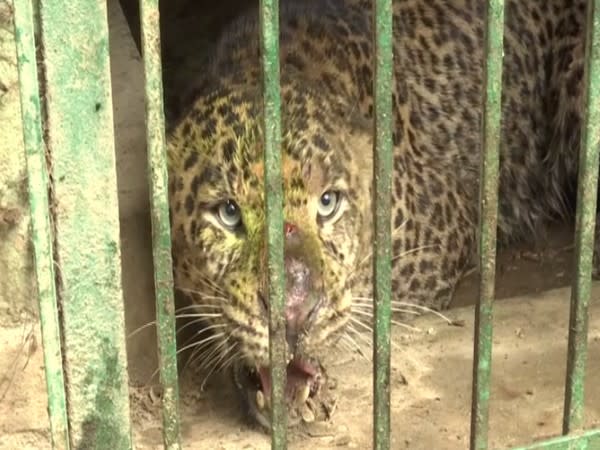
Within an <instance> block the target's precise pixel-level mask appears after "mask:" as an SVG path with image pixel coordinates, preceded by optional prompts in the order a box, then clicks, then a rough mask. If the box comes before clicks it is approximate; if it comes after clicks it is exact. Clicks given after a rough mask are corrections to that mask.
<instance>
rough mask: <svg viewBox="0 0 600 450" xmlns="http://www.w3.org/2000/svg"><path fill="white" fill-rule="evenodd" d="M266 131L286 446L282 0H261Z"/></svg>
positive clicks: (275, 346)
mask: <svg viewBox="0 0 600 450" xmlns="http://www.w3.org/2000/svg"><path fill="white" fill-rule="evenodd" d="M260 33H261V53H262V66H263V106H264V116H263V117H264V136H265V154H264V158H265V197H266V211H267V243H268V261H269V262H268V266H269V356H270V360H271V378H272V383H271V405H272V408H271V448H272V449H274V450H278V449H285V448H286V447H287V416H286V404H285V383H286V376H287V374H286V364H287V343H286V340H285V318H284V308H285V273H284V271H283V267H284V263H283V210H282V208H283V186H282V182H281V93H280V87H279V2H278V0H261V1H260Z"/></svg>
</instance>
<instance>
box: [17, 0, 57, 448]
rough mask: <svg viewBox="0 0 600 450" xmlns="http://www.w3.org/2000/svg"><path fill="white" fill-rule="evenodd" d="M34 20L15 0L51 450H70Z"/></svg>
mask: <svg viewBox="0 0 600 450" xmlns="http://www.w3.org/2000/svg"><path fill="white" fill-rule="evenodd" d="M33 17H34V16H33V8H32V5H31V0H14V21H15V24H14V26H15V43H16V50H17V65H18V68H19V92H20V96H21V117H22V121H23V143H24V145H25V154H26V160H27V181H28V183H29V186H28V187H29V207H30V210H31V232H32V238H33V252H34V258H35V271H36V277H37V289H38V301H39V307H40V323H41V329H42V343H43V349H44V369H45V373H46V389H47V390H48V415H49V419H50V431H51V439H52V447H53V448H54V449H57V450H58V449H65V450H66V449H68V448H69V426H68V422H67V401H66V396H65V383H64V377H63V371H62V370H63V369H62V351H61V346H60V345H61V340H60V324H59V318H58V304H57V296H56V285H55V284H54V281H55V278H54V265H53V261H52V256H53V249H52V228H51V225H50V209H49V205H48V187H49V185H48V173H47V171H46V157H45V153H44V150H45V148H44V142H43V140H42V123H41V120H42V116H41V108H40V96H39V85H38V77H37V64H36V53H35V39H34V24H33Z"/></svg>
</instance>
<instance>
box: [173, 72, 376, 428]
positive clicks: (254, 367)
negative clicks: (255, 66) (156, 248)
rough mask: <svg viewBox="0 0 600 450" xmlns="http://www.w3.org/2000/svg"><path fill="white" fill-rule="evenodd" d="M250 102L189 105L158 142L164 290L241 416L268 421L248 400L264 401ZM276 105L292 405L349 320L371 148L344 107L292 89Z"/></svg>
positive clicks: (259, 230)
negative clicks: (243, 403) (243, 406)
mask: <svg viewBox="0 0 600 450" xmlns="http://www.w3.org/2000/svg"><path fill="white" fill-rule="evenodd" d="M260 95H261V93H260V91H256V92H254V91H251V90H249V89H247V88H244V87H241V86H240V87H238V88H232V89H225V90H222V91H219V92H217V93H212V94H210V95H207V96H205V97H202V98H200V99H199V100H197V101H196V103H195V104H194V106H193V108H192V110H191V111H190V112H189V113H188V114H187V116H186V119H185V120H183V121H182V122H181V123H180V124H179V125H178V126H177V128H176V129H175V130H174V132H173V133H172V136H171V139H170V143H169V157H170V204H171V208H172V210H171V217H172V233H173V251H174V260H175V270H174V273H175V284H176V289H177V290H178V291H180V292H183V293H185V294H186V296H187V297H188V298H190V300H191V302H192V304H193V305H194V308H192V309H193V310H194V313H195V314H196V316H197V317H199V318H201V319H202V321H203V323H204V328H202V331H201V332H200V333H199V334H198V337H197V342H198V351H199V352H202V351H203V349H204V348H203V343H205V342H209V341H211V344H212V345H210V346H206V352H207V353H206V354H205V355H204V356H205V361H204V362H205V363H206V364H208V365H210V364H213V365H215V366H221V365H227V364H229V363H231V364H233V366H234V372H235V379H236V382H237V384H238V387H240V388H242V391H243V395H244V397H245V399H246V400H247V402H248V404H249V406H250V410H251V412H253V413H254V414H255V416H256V417H257V419H258V420H259V421H260V422H261V423H263V424H268V420H267V418H266V416H265V414H264V412H263V411H261V410H262V408H261V407H262V406H263V405H257V401H256V399H257V395H258V397H259V399H260V398H261V396H262V397H263V398H264V394H266V396H267V397H268V396H269V395H270V377H269V369H268V368H269V343H268V336H269V328H268V317H269V316H268V310H269V295H268V270H267V268H268V266H267V231H268V230H267V226H266V213H265V196H264V190H265V186H264V170H265V168H264V162H263V158H264V153H263V149H264V139H263V131H262V130H263V128H262V112H261V101H262V100H261V96H260ZM282 98H283V104H282V129H283V133H282V150H281V152H282V153H281V156H282V162H281V164H282V175H283V215H284V230H282V231H283V240H284V260H285V263H284V264H285V275H286V284H285V298H286V306H285V318H286V337H287V345H288V348H287V349H288V358H289V360H290V363H289V365H288V385H287V395H288V399H289V401H290V402H292V401H295V400H297V398H298V396H299V395H300V396H302V394H299V393H298V392H304V396H306V395H311V394H312V395H314V394H316V392H317V391H318V389H319V388H320V383H321V381H322V378H321V376H322V373H321V369H320V359H321V356H322V353H323V351H324V349H326V348H327V346H328V345H331V344H332V343H333V342H336V341H337V340H339V339H342V338H343V335H344V327H345V325H346V324H347V322H348V320H349V319H350V317H351V309H352V296H353V290H352V286H353V283H355V282H356V277H355V274H358V273H360V271H359V270H358V269H360V266H361V264H362V263H363V262H364V260H365V257H367V259H368V256H369V254H368V253H369V247H368V243H369V239H370V234H369V231H368V230H369V227H370V220H371V219H370V209H369V205H370V192H371V183H372V176H371V172H372V169H371V163H370V160H371V158H370V154H371V152H372V144H371V138H370V137H369V133H368V128H367V127H366V125H365V123H363V122H362V121H361V119H359V118H351V117H348V114H347V111H348V109H349V108H347V106H346V105H341V104H340V105H338V106H336V107H334V106H332V105H334V104H335V103H333V102H330V101H328V100H327V99H325V98H323V96H322V95H317V94H316V92H315V91H312V90H310V89H309V88H307V87H306V86H298V85H295V84H294V83H290V84H288V87H287V88H286V89H285V90H284V92H283V96H282ZM188 314H190V312H189V311H188ZM207 339H208V341H207ZM215 349H216V350H215ZM210 352H212V353H210ZM209 354H210V356H208V355H209ZM259 391H260V392H262V394H257V392H259ZM258 403H260V400H259V402H258Z"/></svg>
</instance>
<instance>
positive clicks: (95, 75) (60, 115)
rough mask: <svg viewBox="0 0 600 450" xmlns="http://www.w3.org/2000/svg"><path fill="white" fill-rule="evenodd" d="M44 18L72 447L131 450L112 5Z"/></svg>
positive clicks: (75, 3) (72, 8)
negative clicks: (110, 26) (112, 72)
mask: <svg viewBox="0 0 600 450" xmlns="http://www.w3.org/2000/svg"><path fill="white" fill-rule="evenodd" d="M40 14H41V37H42V48H43V57H44V61H43V62H44V70H45V81H46V86H45V87H46V92H45V93H44V94H45V100H46V102H45V103H46V111H47V117H46V119H47V120H46V126H47V130H48V131H47V147H48V156H49V159H50V161H51V165H52V173H51V175H52V180H53V184H52V189H53V204H52V211H53V222H54V232H55V243H56V244H55V255H54V256H55V266H56V268H57V280H58V281H57V282H58V284H57V292H58V297H59V302H60V308H61V312H62V327H63V328H62V331H63V352H64V370H65V374H66V379H67V406H68V414H69V426H70V430H69V431H70V443H71V446H72V447H74V448H84V447H86V443H87V444H89V445H92V443H93V446H95V447H96V448H113V449H130V448H131V447H132V442H131V426H130V417H129V396H128V376H127V359H126V354H125V332H124V331H125V329H124V313H123V296H122V288H121V255H120V245H119V244H120V236H119V217H118V208H117V205H118V199H117V183H116V171H115V148H114V132H113V114H112V99H111V82H110V65H109V55H108V26H107V11H106V2H99V1H88V0H62V1H61V0H52V1H42V2H41V3H40ZM87 448H89V447H87Z"/></svg>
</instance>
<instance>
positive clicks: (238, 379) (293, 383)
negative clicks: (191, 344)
mask: <svg viewBox="0 0 600 450" xmlns="http://www.w3.org/2000/svg"><path fill="white" fill-rule="evenodd" d="M233 370H234V381H235V384H236V386H237V388H238V389H239V390H240V391H241V393H242V396H243V398H244V400H245V402H246V403H247V405H248V409H249V412H250V414H251V415H252V416H254V418H255V419H256V420H257V421H258V422H259V423H260V424H261V425H263V426H265V427H267V428H268V427H270V423H271V420H270V409H271V407H270V406H271V405H270V403H271V402H270V398H271V373H270V369H269V367H266V366H263V367H259V368H250V367H248V366H244V365H238V366H236V367H234V369H233ZM324 383H325V373H324V371H323V368H322V367H321V365H320V364H319V363H318V362H317V361H310V360H301V359H296V358H295V359H292V360H291V361H290V362H289V363H288V365H287V383H286V388H285V394H286V395H285V396H286V403H287V413H288V425H289V426H293V425H297V424H298V423H299V422H300V421H304V422H313V421H314V420H315V415H316V414H317V411H316V409H317V408H316V406H315V405H316V404H315V401H314V399H315V397H317V396H318V394H319V392H320V390H321V387H322V386H323V385H324Z"/></svg>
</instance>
